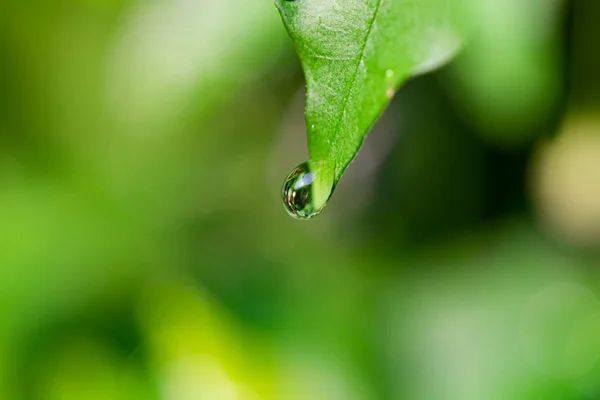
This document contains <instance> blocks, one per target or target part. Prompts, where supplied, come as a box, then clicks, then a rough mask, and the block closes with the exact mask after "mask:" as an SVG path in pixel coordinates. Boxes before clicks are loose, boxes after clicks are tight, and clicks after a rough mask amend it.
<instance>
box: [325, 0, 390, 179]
mask: <svg viewBox="0 0 600 400" xmlns="http://www.w3.org/2000/svg"><path fill="white" fill-rule="evenodd" d="M382 1H383V0H377V4H376V6H375V11H373V17H372V18H371V22H370V24H369V27H368V28H367V33H366V35H365V39H364V41H363V43H362V45H361V48H360V51H359V53H360V55H359V57H358V60H357V62H356V67H355V68H354V72H353V74H352V78H350V82H349V83H348V89H347V90H346V94H345V96H344V103H343V105H342V110H341V113H340V116H339V118H338V121H337V122H336V125H335V129H334V130H333V132H334V134H337V133H338V131H339V129H340V126H341V124H342V121H343V120H344V115H345V114H346V110H347V108H348V102H349V100H350V93H351V92H352V89H353V88H354V85H355V84H356V76H357V75H358V70H359V68H360V64H361V63H362V62H363V61H364V58H365V51H366V49H367V43H368V42H369V37H370V36H371V32H372V31H373V26H374V25H375V20H376V19H377V15H378V14H379V8H380V6H381V2H382ZM342 168H344V167H342ZM335 169H336V175H337V176H339V173H341V172H342V171H337V169H338V165H337V163H336V166H335Z"/></svg>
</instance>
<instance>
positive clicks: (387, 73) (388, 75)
mask: <svg viewBox="0 0 600 400" xmlns="http://www.w3.org/2000/svg"><path fill="white" fill-rule="evenodd" d="M385 76H386V78H391V77H393V76H394V71H392V70H391V69H388V70H387V71H385Z"/></svg>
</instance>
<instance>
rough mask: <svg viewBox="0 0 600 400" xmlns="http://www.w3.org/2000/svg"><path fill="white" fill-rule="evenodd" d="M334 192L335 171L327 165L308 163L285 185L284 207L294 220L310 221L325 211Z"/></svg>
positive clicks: (288, 179)
mask: <svg viewBox="0 0 600 400" xmlns="http://www.w3.org/2000/svg"><path fill="white" fill-rule="evenodd" d="M332 192H333V169H332V168H330V167H329V166H328V165H327V164H326V163H322V162H313V161H307V162H305V163H302V164H300V165H299V166H297V167H296V168H294V170H293V171H292V172H291V173H290V174H289V175H288V177H287V178H286V180H285V182H284V183H283V189H282V196H283V206H284V207H285V210H286V211H287V212H288V214H290V215H291V216H292V217H293V218H296V219H310V218H312V217H315V216H316V215H318V214H319V213H320V212H321V211H322V210H323V208H324V207H325V205H326V204H327V201H328V200H329V197H330V196H331V193H332Z"/></svg>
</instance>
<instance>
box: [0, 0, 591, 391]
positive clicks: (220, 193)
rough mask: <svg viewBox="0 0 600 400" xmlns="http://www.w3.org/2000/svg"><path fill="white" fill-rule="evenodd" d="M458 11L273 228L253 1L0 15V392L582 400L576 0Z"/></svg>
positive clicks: (297, 131)
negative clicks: (405, 79)
mask: <svg viewBox="0 0 600 400" xmlns="http://www.w3.org/2000/svg"><path fill="white" fill-rule="evenodd" d="M481 3H482V4H483V3H485V4H486V5H487V6H489V7H490V9H482V10H480V12H479V13H478V14H476V15H473V16H472V18H474V19H477V20H478V21H483V22H485V23H484V24H482V25H483V26H486V27H487V28H488V29H487V30H486V31H483V32H481V34H480V35H479V36H477V39H476V40H474V41H473V42H472V43H471V44H470V46H472V47H467V48H466V49H465V51H464V53H462V54H461V55H460V56H459V58H458V59H457V60H456V62H455V63H452V64H450V65H449V66H448V67H447V68H445V69H444V70H442V71H440V72H438V73H435V74H428V75H425V76H423V77H420V78H417V79H414V80H412V81H410V82H409V83H408V85H407V86H406V87H405V88H404V89H403V90H401V91H400V92H399V93H398V94H397V96H396V98H395V99H394V101H393V102H392V104H391V106H390V108H389V109H388V111H387V112H386V114H385V115H384V116H383V118H382V119H381V121H380V122H379V123H378V124H377V126H376V127H375V129H374V131H373V132H372V134H371V135H370V136H369V139H368V140H367V142H366V143H365V148H364V149H363V150H362V151H361V153H359V156H358V158H357V160H356V162H355V163H353V164H352V165H351V166H350V167H349V169H348V172H347V174H346V175H345V177H344V179H342V181H341V183H340V185H339V187H338V189H337V194H336V197H335V198H333V199H332V202H331V204H330V206H329V207H328V209H327V211H326V212H325V213H324V214H323V215H322V216H320V217H319V219H318V220H315V221H311V222H310V223H299V222H297V221H293V220H291V219H290V218H289V217H288V216H287V215H286V214H285V212H284V211H283V210H282V208H281V204H280V203H281V199H280V198H279V195H280V193H279V189H280V184H281V181H282V179H283V177H284V176H285V174H286V172H287V171H288V170H290V169H291V168H292V167H293V166H294V165H296V164H298V163H299V162H301V161H302V160H304V159H306V143H305V127H304V126H303V95H304V94H303V75H302V71H301V68H300V66H299V62H298V60H297V58H296V55H295V53H294V50H293V48H292V45H291V42H290V41H289V39H288V37H287V34H286V32H285V30H284V29H283V27H282V25H281V22H280V19H279V16H278V14H277V11H276V9H275V7H274V5H273V4H272V2H271V1H269V0H259V1H255V2H253V3H252V5H251V6H249V4H248V2H247V1H242V0H225V1H208V0H200V1H188V0H173V1H162V0H159V1H154V2H146V1H126V0H110V1H109V0H107V1H102V0H60V1H57V2H52V3H48V2H43V1H35V0H25V1H19V2H10V1H9V2H3V3H2V4H1V5H0V398H1V399H144V400H145V399H153V398H155V399H168V400H170V399H177V400H179V399H190V398H191V399H203V398H206V399H282V398H285V399H299V400H304V399H344V400H346V399H417V400H418V399H431V398H435V399H452V400H453V399H460V400H466V399H474V400H476V399H477V400H479V399H505V398H510V399H517V400H519V399H523V400H528V399H557V400H558V399H560V400H563V399H586V398H590V399H593V398H595V396H596V397H597V394H598V392H599V390H600V387H599V386H598V382H600V363H599V362H598V359H599V358H600V339H598V338H600V322H599V321H600V300H599V299H600V280H599V277H600V275H599V273H600V271H599V268H600V262H599V260H598V248H599V246H600V244H599V241H600V240H599V238H600V233H599V232H598V228H597V227H598V226H600V216H599V215H600V203H599V200H598V199H600V194H599V193H600V180H599V179H597V177H599V176H600V162H599V161H598V160H600V145H599V144H598V143H599V142H598V140H597V138H598V136H599V135H600V128H599V127H600V122H599V121H600V103H598V99H599V98H600V97H598V94H599V93H600V75H598V74H597V71H598V69H597V66H598V64H597V62H598V60H597V41H598V38H600V32H599V31H598V28H597V27H596V26H597V25H596V24H595V23H594V21H595V19H594V18H591V17H590V15H598V11H599V10H598V6H597V4H596V3H597V2H594V1H592V0H589V1H580V2H550V1H534V0H530V1H521V2H518V1H516V0H515V1H510V2H507V1H488V2H481ZM594 13H596V14H594ZM515 16H518V18H517V19H515V18H514V17H515ZM540 16H544V18H541V17H540ZM532 21H533V22H535V23H533V22H532ZM498 32H509V33H510V35H504V36H503V35H498ZM590 71H591V72H590ZM552 137H556V140H552V139H550V138H552Z"/></svg>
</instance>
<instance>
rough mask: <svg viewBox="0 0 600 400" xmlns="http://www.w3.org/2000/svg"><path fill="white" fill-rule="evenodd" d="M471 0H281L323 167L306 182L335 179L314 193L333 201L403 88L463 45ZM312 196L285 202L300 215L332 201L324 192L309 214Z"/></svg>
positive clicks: (314, 149) (311, 136) (314, 156)
mask: <svg viewBox="0 0 600 400" xmlns="http://www.w3.org/2000/svg"><path fill="white" fill-rule="evenodd" d="M468 1H470V0H296V1H286V0H275V3H276V5H277V8H278V9H279V12H280V14H281V17H282V19H283V22H284V24H285V26H286V28H287V30H288V32H289V34H290V36H291V38H292V40H293V41H294V44H295V47H296V50H297V52H298V54H299V56H300V60H301V62H302V65H303V68H304V73H305V77H306V89H307V91H306V97H307V98H306V123H307V127H308V147H309V152H310V157H311V163H315V164H316V165H319V166H320V167H319V168H318V169H316V170H315V172H314V174H313V176H312V178H311V179H308V180H306V179H304V183H306V182H309V183H311V182H312V181H314V180H325V181H327V182H329V181H331V182H332V185H331V186H330V187H329V190H330V192H329V193H327V195H326V196H324V194H323V193H318V194H315V196H313V197H315V198H319V199H323V198H324V197H325V203H326V201H327V199H328V198H329V195H330V194H331V191H333V188H334V187H335V185H336V184H337V183H338V181H339V179H340V178H341V177H342V174H343V173H344V171H345V169H346V168H347V167H348V165H349V164H350V163H351V162H352V160H353V159H354V157H355V155H356V153H357V152H358V150H359V149H360V147H361V145H362V142H363V140H364V139H365V136H366V134H367V133H368V131H369V130H370V128H371V127H372V126H373V124H374V123H375V121H376V119H377V118H378V116H379V115H380V114H381V113H382V111H383V110H384V109H385V107H386V106H387V104H388V103H389V101H390V100H391V98H392V97H393V95H394V93H395V91H396V90H397V88H398V87H399V86H400V85H401V84H402V83H403V82H405V81H406V80H407V79H408V78H409V77H411V76H414V75H416V74H419V73H423V72H426V71H429V70H431V69H434V68H436V67H437V66H439V65H441V64H442V63H444V62H445V61H447V60H448V59H450V58H451V57H452V55H453V54H454V53H455V52H456V51H457V49H458V48H459V47H460V45H461V42H462V38H463V37H464V29H463V28H464V27H465V26H466V24H465V23H464V20H465V18H464V17H465V16H464V11H465V10H466V7H465V4H463V3H466V2H468ZM304 168H306V166H304ZM309 169H310V168H309ZM321 177H322V178H321ZM288 181H289V179H288ZM286 182H287V181H286ZM301 185H302V182H300V186H301ZM300 186H299V185H290V184H289V183H288V189H289V188H290V187H292V188H293V187H297V189H300ZM325 186H328V185H320V187H321V189H320V190H323V189H322V188H323V187H325ZM294 193H296V191H294ZM292 194H293V193H292ZM284 197H285V193H284ZM290 199H291V198H289V197H288V200H290ZM311 202H312V199H311V198H310V196H308V195H307V196H305V197H303V198H302V199H300V200H296V203H293V202H292V203H290V201H284V204H285V205H286V208H287V209H288V211H289V212H290V214H292V215H293V216H295V217H299V218H310V217H312V216H314V215H316V214H318V212H320V210H321V209H322V208H323V207H324V206H325V203H323V204H321V200H319V204H316V205H315V204H312V205H311V207H310V209H311V212H310V213H308V214H307V215H302V212H301V211H302V207H303V206H304V205H305V204H304V203H311ZM315 211H316V212H315Z"/></svg>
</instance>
